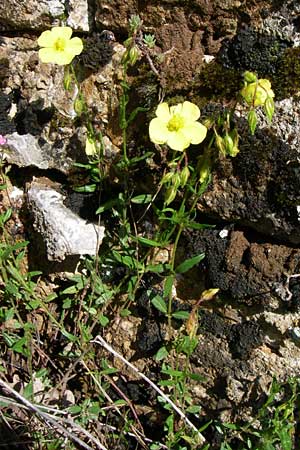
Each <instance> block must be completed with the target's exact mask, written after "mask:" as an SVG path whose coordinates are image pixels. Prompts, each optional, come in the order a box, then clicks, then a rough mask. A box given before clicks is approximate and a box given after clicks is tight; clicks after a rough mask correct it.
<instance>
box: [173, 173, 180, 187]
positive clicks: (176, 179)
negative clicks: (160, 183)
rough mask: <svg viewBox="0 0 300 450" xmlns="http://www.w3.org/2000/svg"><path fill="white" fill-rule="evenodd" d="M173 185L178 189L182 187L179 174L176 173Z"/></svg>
mask: <svg viewBox="0 0 300 450" xmlns="http://www.w3.org/2000/svg"><path fill="white" fill-rule="evenodd" d="M172 184H173V186H174V188H176V189H177V188H178V187H179V186H180V185H181V177H180V173H179V172H175V173H174V174H173V177H172Z"/></svg>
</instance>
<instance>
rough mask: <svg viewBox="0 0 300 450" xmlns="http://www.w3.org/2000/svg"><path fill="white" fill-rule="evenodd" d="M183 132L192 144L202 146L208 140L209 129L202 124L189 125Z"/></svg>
mask: <svg viewBox="0 0 300 450" xmlns="http://www.w3.org/2000/svg"><path fill="white" fill-rule="evenodd" d="M181 132H182V133H183V134H184V135H185V136H186V138H187V139H189V141H190V143H191V144H194V145H196V144H200V142H202V141H204V139H205V138H206V133H207V128H206V127H205V126H204V125H202V123H200V122H192V123H188V124H187V125H185V126H184V128H183V129H182V130H181Z"/></svg>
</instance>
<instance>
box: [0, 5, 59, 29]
mask: <svg viewBox="0 0 300 450" xmlns="http://www.w3.org/2000/svg"><path fill="white" fill-rule="evenodd" d="M64 13H65V1H64V0H26V1H25V2H24V1H20V0H4V1H2V2H1V5H0V29H1V30H11V29H13V30H28V29H30V30H32V29H40V28H41V27H49V26H51V25H53V24H54V20H55V19H59V18H61V17H62V16H63V15H64Z"/></svg>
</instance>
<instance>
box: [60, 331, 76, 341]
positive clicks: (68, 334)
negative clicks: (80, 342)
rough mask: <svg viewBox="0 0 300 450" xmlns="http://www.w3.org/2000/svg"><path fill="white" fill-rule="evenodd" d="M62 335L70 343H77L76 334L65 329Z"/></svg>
mask: <svg viewBox="0 0 300 450" xmlns="http://www.w3.org/2000/svg"><path fill="white" fill-rule="evenodd" d="M61 334H62V335H63V336H65V337H66V338H67V339H69V341H71V342H76V341H77V337H76V336H74V334H71V333H69V332H68V331H67V330H65V329H64V328H63V329H62V330H61Z"/></svg>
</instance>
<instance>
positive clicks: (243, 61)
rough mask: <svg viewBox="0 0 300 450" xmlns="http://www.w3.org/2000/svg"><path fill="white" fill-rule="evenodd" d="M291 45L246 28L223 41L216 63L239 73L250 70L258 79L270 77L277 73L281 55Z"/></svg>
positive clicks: (283, 40) (275, 37)
mask: <svg viewBox="0 0 300 450" xmlns="http://www.w3.org/2000/svg"><path fill="white" fill-rule="evenodd" d="M292 44H293V43H292V42H290V41H288V40H286V39H282V38H279V37H278V36H275V35H270V34H266V33H262V32H258V31H256V30H254V29H252V28H249V27H246V28H243V29H241V30H240V31H239V32H238V34H237V35H236V36H234V38H233V39H231V40H230V41H225V43H224V44H223V47H222V49H221V51H220V54H219V56H218V61H219V62H220V63H221V64H222V65H223V66H224V67H226V68H234V69H236V70H238V71H239V72H244V71H245V70H251V71H252V72H256V73H257V74H258V76H259V77H260V78H263V77H271V76H274V75H275V74H276V73H277V71H278V67H279V65H280V61H281V56H282V54H283V53H284V51H285V50H286V49H287V48H289V47H292Z"/></svg>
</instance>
